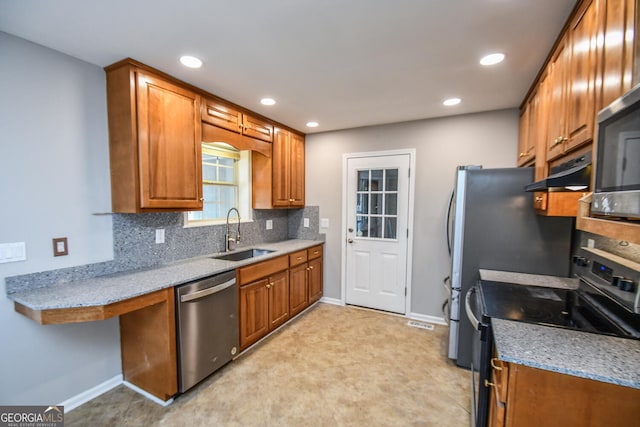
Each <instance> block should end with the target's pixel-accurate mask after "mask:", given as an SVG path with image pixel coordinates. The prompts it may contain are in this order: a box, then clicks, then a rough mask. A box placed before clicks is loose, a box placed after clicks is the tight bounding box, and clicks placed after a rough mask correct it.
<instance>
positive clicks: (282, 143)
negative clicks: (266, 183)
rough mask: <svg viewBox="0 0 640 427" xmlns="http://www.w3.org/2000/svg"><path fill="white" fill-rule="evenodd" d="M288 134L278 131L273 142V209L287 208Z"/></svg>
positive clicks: (288, 187)
mask: <svg viewBox="0 0 640 427" xmlns="http://www.w3.org/2000/svg"><path fill="white" fill-rule="evenodd" d="M289 156H290V150H289V132H286V131H284V130H281V129H278V130H276V136H275V139H274V140H273V163H272V167H273V182H272V184H271V185H272V192H273V193H272V196H271V198H272V204H273V206H274V207H289V204H290V201H289V199H290V194H291V186H290V180H289V176H290V175H291V172H290V160H289V159H290V157H289Z"/></svg>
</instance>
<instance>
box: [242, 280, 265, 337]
mask: <svg viewBox="0 0 640 427" xmlns="http://www.w3.org/2000/svg"><path fill="white" fill-rule="evenodd" d="M268 284H269V280H267V279H262V280H259V281H257V282H254V283H251V284H249V285H246V286H241V287H240V347H241V348H242V349H245V348H246V347H248V346H249V345H251V344H253V343H254V342H256V341H258V340H259V339H260V338H262V337H263V336H265V335H266V334H267V333H268V332H269V299H270V293H269V288H268V287H267V285H268Z"/></svg>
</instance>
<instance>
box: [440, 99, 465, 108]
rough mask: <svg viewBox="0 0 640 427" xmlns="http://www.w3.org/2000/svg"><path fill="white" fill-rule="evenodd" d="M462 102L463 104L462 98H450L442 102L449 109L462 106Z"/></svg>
mask: <svg viewBox="0 0 640 427" xmlns="http://www.w3.org/2000/svg"><path fill="white" fill-rule="evenodd" d="M460 102H462V99H460V98H449V99H445V100H444V101H442V104H443V105H446V106H447V107H452V106H454V105H458V104H460Z"/></svg>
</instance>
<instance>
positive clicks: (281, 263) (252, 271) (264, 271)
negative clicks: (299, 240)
mask: <svg viewBox="0 0 640 427" xmlns="http://www.w3.org/2000/svg"><path fill="white" fill-rule="evenodd" d="M288 268H289V258H288V257H287V255H283V256H281V257H278V258H274V259H270V260H268V261H264V262H260V263H257V264H253V265H249V266H247V267H242V268H239V269H238V284H239V285H240V286H242V285H246V284H248V283H251V282H253V281H255V280H257V279H261V278H263V277H266V276H268V275H270V274H274V273H277V272H279V271H282V270H286V269H288Z"/></svg>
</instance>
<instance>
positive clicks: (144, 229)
mask: <svg viewBox="0 0 640 427" xmlns="http://www.w3.org/2000/svg"><path fill="white" fill-rule="evenodd" d="M319 212H320V208H319V207H318V206H307V207H305V208H303V209H290V210H288V209H287V210H285V209H283V210H275V209H274V210H254V211H253V220H252V221H250V222H243V223H241V224H240V232H241V240H240V244H239V245H238V246H239V247H249V246H255V245H259V244H260V243H271V242H278V241H282V240H286V239H306V240H318V239H320V238H321V235H320V234H319V232H318V230H319V221H320V220H319ZM304 218H308V219H309V227H304ZM267 220H271V221H272V222H273V227H272V229H271V230H267V229H266V221H267ZM233 227H234V230H235V227H236V223H235V222H233ZM157 229H164V233H165V243H159V244H158V243H155V233H156V230H157ZM225 232H226V226H225V225H224V224H220V225H209V226H202V227H184V214H183V213H181V212H166V213H147V214H113V257H114V259H113V261H106V262H100V263H95V264H88V265H82V266H77V267H69V268H63V269H59V270H52V271H45V272H39V273H31V274H24V275H20V276H14V277H7V278H5V284H6V289H7V293H9V294H10V293H14V292H18V291H20V290H23V289H26V288H30V289H32V288H38V287H44V286H48V285H50V284H52V283H58V282H69V281H74V280H83V279H89V278H92V277H97V276H101V275H104V274H112V273H117V272H122V271H127V270H135V269H138V268H145V267H151V266H155V265H160V264H167V263H171V262H174V261H179V260H182V259H187V258H193V257H197V256H202V255H207V254H212V253H216V252H222V251H224V245H225V242H224V236H225Z"/></svg>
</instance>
